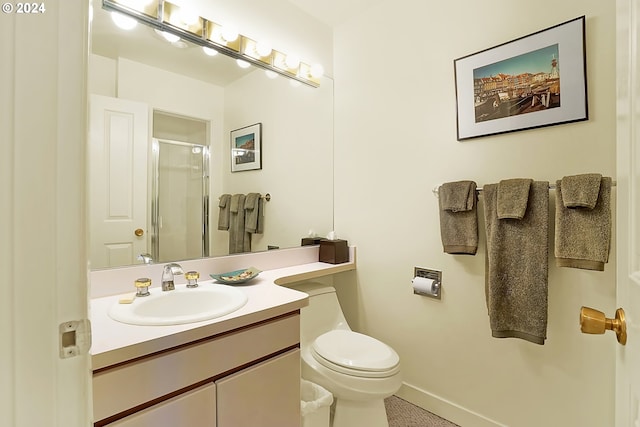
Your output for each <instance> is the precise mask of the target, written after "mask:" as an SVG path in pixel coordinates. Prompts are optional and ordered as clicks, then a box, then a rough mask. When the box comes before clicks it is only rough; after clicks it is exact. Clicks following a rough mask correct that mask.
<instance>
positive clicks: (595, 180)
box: [562, 173, 602, 209]
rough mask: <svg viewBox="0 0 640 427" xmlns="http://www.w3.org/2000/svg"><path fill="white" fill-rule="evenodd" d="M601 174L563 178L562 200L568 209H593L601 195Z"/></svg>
mask: <svg viewBox="0 0 640 427" xmlns="http://www.w3.org/2000/svg"><path fill="white" fill-rule="evenodd" d="M601 180H602V175H601V174H599V173H587V174H583V175H572V176H565V177H564V178H562V200H563V202H564V206H565V207H567V208H588V209H593V208H594V207H595V206H596V203H597V202H598V194H599V193H600V181H601Z"/></svg>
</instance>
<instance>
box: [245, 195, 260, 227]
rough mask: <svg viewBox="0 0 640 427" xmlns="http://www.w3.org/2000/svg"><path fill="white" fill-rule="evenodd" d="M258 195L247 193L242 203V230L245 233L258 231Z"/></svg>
mask: <svg viewBox="0 0 640 427" xmlns="http://www.w3.org/2000/svg"><path fill="white" fill-rule="evenodd" d="M259 201H260V193H249V194H247V198H246V199H245V201H244V210H245V213H244V228H245V231H246V232H247V233H255V232H256V231H257V230H258V218H259V214H260V210H259Z"/></svg>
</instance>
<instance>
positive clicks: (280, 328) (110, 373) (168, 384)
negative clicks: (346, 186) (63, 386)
mask: <svg viewBox="0 0 640 427" xmlns="http://www.w3.org/2000/svg"><path fill="white" fill-rule="evenodd" d="M299 342H300V316H299V315H298V314H297V313H295V314H291V315H288V316H286V317H282V318H278V319H275V320H271V321H268V322H264V323H259V324H256V325H252V326H249V327H247V328H243V329H240V330H238V331H236V332H231V333H228V334H223V335H220V336H215V337H212V338H210V339H207V340H204V341H199V342H197V343H194V344H188V345H185V346H181V347H179V348H176V349H172V350H167V351H164V352H162V353H159V354H157V355H153V356H149V357H146V358H143V359H140V360H137V361H133V362H131V363H127V364H124V365H119V366H115V367H113V368H107V369H105V370H101V371H99V372H97V373H94V375H93V401H94V420H95V421H99V420H103V419H105V418H108V417H111V416H113V415H116V414H119V413H121V412H123V411H126V410H128V409H131V408H135V407H137V406H140V405H144V404H145V403H147V402H150V401H152V400H154V399H158V398H161V397H163V396H166V395H168V394H170V393H172V392H174V391H177V390H180V389H183V388H186V387H189V386H192V385H193V384H197V383H199V382H202V381H204V380H209V379H214V380H215V379H216V378H217V377H219V376H221V375H222V374H224V373H225V372H229V371H232V370H234V369H236V368H238V367H241V366H243V365H246V364H249V363H251V362H253V361H255V360H258V359H260V358H262V357H265V356H268V355H270V354H274V353H276V352H279V351H282V350H283V349H286V348H290V347H292V346H296V345H298V343H299Z"/></svg>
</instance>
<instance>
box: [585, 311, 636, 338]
mask: <svg viewBox="0 0 640 427" xmlns="http://www.w3.org/2000/svg"><path fill="white" fill-rule="evenodd" d="M580 330H581V331H582V333H583V334H604V333H605V331H607V330H610V331H614V332H615V333H616V338H617V339H618V342H619V343H620V344H622V345H625V344H626V343H627V322H626V321H625V317H624V310H623V309H621V308H619V309H617V310H616V317H615V319H608V318H607V317H606V316H605V315H604V313H603V312H601V311H598V310H596V309H593V308H590V307H582V308H581V309H580Z"/></svg>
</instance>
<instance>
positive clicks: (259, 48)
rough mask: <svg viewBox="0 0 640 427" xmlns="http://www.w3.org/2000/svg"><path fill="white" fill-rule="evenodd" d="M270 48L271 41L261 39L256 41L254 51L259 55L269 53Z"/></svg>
mask: <svg viewBox="0 0 640 427" xmlns="http://www.w3.org/2000/svg"><path fill="white" fill-rule="evenodd" d="M272 50H273V49H271V43H269V42H265V41H261V42H258V43H256V53H257V54H258V55H260V56H261V57H265V56H269V55H271V51H272Z"/></svg>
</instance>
